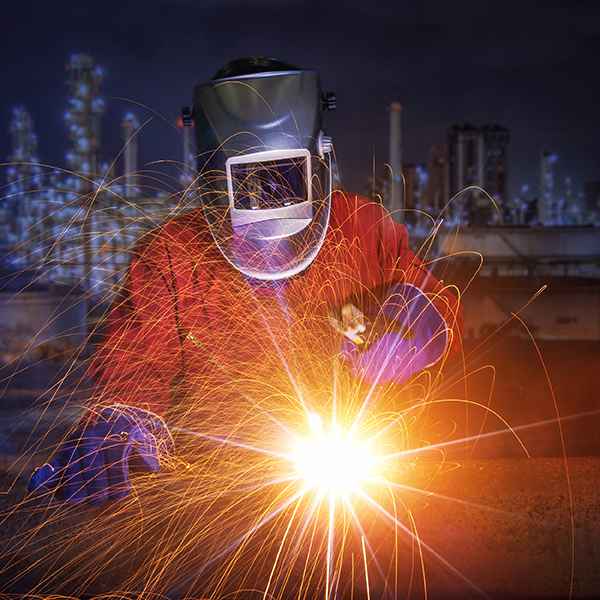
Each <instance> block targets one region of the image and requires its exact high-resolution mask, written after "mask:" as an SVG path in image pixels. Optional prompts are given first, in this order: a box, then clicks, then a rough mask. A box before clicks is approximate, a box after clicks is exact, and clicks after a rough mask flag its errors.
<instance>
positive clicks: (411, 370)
mask: <svg viewBox="0 0 600 600" xmlns="http://www.w3.org/2000/svg"><path fill="white" fill-rule="evenodd" d="M337 202H338V203H339V202H341V203H342V206H341V207H340V206H338V211H339V214H347V215H348V217H347V218H346V219H345V220H343V221H342V222H341V223H340V224H339V226H340V227H341V228H342V229H343V230H344V236H345V237H346V239H350V240H352V246H351V249H352V251H353V253H354V254H355V256H354V257H353V261H354V264H355V265H356V267H355V268H356V271H357V279H358V280H359V281H360V282H361V283H362V286H361V287H360V288H359V289H358V291H355V292H354V293H353V294H351V295H349V296H348V297H347V298H346V300H345V301H344V303H343V304H342V306H341V307H338V308H337V309H334V313H333V314H331V313H330V318H332V317H333V319H335V318H336V316H337V317H338V319H339V317H341V319H339V320H341V323H340V325H339V326H338V327H337V328H338V329H339V330H341V331H342V333H344V334H345V338H344V340H343V342H342V357H344V358H346V359H347V360H348V361H349V362H350V365H351V369H352V370H353V371H354V372H355V373H356V374H358V375H360V376H361V377H363V378H364V379H366V380H368V381H373V382H382V381H395V382H397V383H401V382H403V381H406V380H407V379H408V378H410V377H411V376H412V375H413V374H415V373H417V372H419V371H421V370H422V369H424V368H428V367H430V366H433V365H434V364H436V363H437V362H439V361H440V360H441V359H442V358H443V357H444V356H447V355H449V354H453V353H456V352H458V351H459V350H460V347H461V337H462V332H463V330H464V326H465V323H464V319H463V314H462V306H461V304H460V302H459V301H458V298H457V295H455V292H454V291H453V290H451V289H449V288H447V287H446V286H444V285H443V284H442V283H441V282H440V281H438V280H437V279H436V278H435V277H434V276H433V275H432V274H431V273H430V272H429V270H428V269H427V268H425V266H424V265H423V263H422V262H421V260H419V259H418V258H417V257H416V256H415V254H414V253H413V252H412V251H411V250H410V248H409V246H408V232H407V230H406V227H404V225H402V224H400V223H396V222H395V221H393V220H392V219H391V218H390V217H389V215H388V214H387V213H386V212H385V211H384V210H383V208H382V207H381V206H380V205H378V204H376V203H374V202H371V201H369V200H368V199H366V198H363V197H360V196H350V195H340V196H338V198H337ZM349 306H351V307H353V309H352V310H349ZM357 307H358V308H359V309H360V313H362V314H356V308H357ZM344 315H351V319H349V318H346V319H344ZM357 324H360V325H361V327H362V328H363V331H358V329H357Z"/></svg>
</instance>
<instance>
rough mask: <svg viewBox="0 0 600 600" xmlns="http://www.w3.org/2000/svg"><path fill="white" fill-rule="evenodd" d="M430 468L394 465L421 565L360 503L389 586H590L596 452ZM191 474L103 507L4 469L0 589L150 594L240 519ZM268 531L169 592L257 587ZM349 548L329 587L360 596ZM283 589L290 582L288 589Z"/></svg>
mask: <svg viewBox="0 0 600 600" xmlns="http://www.w3.org/2000/svg"><path fill="white" fill-rule="evenodd" d="M438 469H439V465H420V466H419V465H416V466H415V465H413V466H411V467H407V468H402V469H400V470H398V471H397V472H396V473H395V475H394V477H393V479H394V480H396V481H397V483H400V484H402V485H404V486H407V489H406V490H405V491H403V492H400V493H399V497H402V499H403V502H405V503H406V504H407V505H409V506H410V510H411V514H412V518H413V522H412V524H411V521H410V520H408V518H407V515H406V514H405V515H404V516H401V518H400V522H401V523H402V524H403V525H405V526H408V527H409V528H411V529H413V530H416V531H417V532H418V538H419V540H420V545H421V551H422V557H423V559H422V563H421V561H420V560H419V547H418V545H417V544H416V543H415V542H414V541H411V537H410V536H408V535H406V533H405V532H403V531H402V530H398V531H397V532H394V528H393V526H392V525H391V524H390V522H389V520H388V519H387V518H386V517H385V516H382V515H381V514H377V513H373V514H372V515H368V514H366V513H364V514H363V515H362V519H361V520H362V522H363V523H364V524H365V527H366V528H365V537H366V539H367V540H368V543H369V544H370V545H371V548H372V549H373V550H374V552H375V555H376V557H377V560H378V562H379V565H380V567H381V569H382V572H387V573H388V576H387V577H386V579H387V581H388V584H390V582H394V583H393V587H394V589H395V593H396V596H397V597H410V598H415V599H416V598H419V599H420V598H424V597H425V593H424V589H425V587H424V580H423V573H424V576H425V582H426V587H427V597H429V598H440V599H441V598H474V599H475V598H486V597H487V598H492V599H500V598H568V597H573V598H599V597H600V568H599V566H598V565H599V564H600V562H599V561H600V500H599V495H598V484H599V482H600V458H597V457H588V458H585V457H578V458H571V459H569V460H568V461H567V462H565V461H563V460H561V459H557V458H548V459H543V458H540V459H505V460H487V461H484V460H483V461H467V462H465V463H462V464H459V463H454V464H451V463H447V464H445V465H444V467H443V469H442V471H441V472H438ZM567 469H568V477H567ZM193 473H194V469H193V467H192V468H191V469H190V468H189V467H188V468H187V469H184V470H181V469H179V470H178V469H175V470H174V471H173V472H172V473H170V474H167V475H165V476H159V477H158V478H140V479H138V480H137V484H136V492H137V493H136V494H135V495H134V496H130V497H129V498H128V499H125V500H123V501H121V502H120V503H109V504H107V505H105V506H104V507H91V506H79V507H70V506H65V505H62V504H59V503H57V502H56V501H51V500H50V499H49V498H44V497H41V498H39V497H38V498H31V497H27V496H26V482H25V480H24V479H20V478H14V477H5V478H4V480H3V485H2V493H1V495H0V533H1V538H2V541H1V543H0V582H1V584H0V591H1V592H4V593H14V594H20V595H22V594H31V593H39V594H41V595H42V596H44V597H47V596H48V595H49V594H51V593H53V594H63V595H68V596H72V597H77V598H84V597H85V598H89V597H95V598H99V597H100V596H102V597H105V595H106V594H108V593H111V592H114V593H118V594H124V593H128V594H133V596H136V595H139V594H143V593H145V594H146V595H147V596H148V597H152V595H151V592H153V593H157V594H158V593H161V594H166V593H167V592H168V591H169V590H174V589H175V588H177V584H178V583H180V582H181V581H184V580H186V579H187V578H188V577H190V576H191V575H193V574H194V573H195V572H196V571H198V569H199V567H201V566H202V565H205V564H206V562H207V556H211V557H214V556H216V555H217V554H218V553H219V551H220V550H221V549H223V548H225V547H226V545H227V544H228V543H229V541H230V540H232V539H234V537H235V536H237V535H238V534H240V533H243V530H245V528H247V527H248V524H249V523H251V522H252V516H251V512H252V511H251V510H249V511H248V520H247V521H245V522H244V521H240V520H239V519H237V518H236V517H239V515H240V513H241V512H242V509H240V507H239V505H237V504H236V503H235V502H233V503H232V504H227V502H225V499H224V498H222V499H221V500H219V501H217V502H216V503H215V499H214V497H213V498H212V499H208V498H206V497H203V496H202V494H201V493H200V492H199V490H198V489H197V487H196V483H197V481H198V479H197V477H196V476H194V475H193ZM408 488H418V489H421V490H422V489H425V488H426V489H427V491H426V492H425V493H422V492H421V493H418V494H417V493H415V492H411V491H410V490H409V489H408ZM379 500H380V501H382V499H381V498H379ZM382 503H385V500H383V501H382ZM360 510H362V509H360V508H357V511H360ZM269 535H270V533H269V528H268V527H267V528H266V529H265V530H264V531H263V532H261V533H260V534H259V535H258V536H257V537H256V540H255V541H254V542H252V543H250V544H249V545H247V546H246V547H244V548H243V550H242V551H240V552H239V553H232V552H230V553H228V554H225V555H224V557H223V558H222V559H221V560H220V561H219V562H218V564H217V565H214V566H213V567H211V568H207V569H206V570H205V571H204V573H203V574H202V575H201V576H200V577H199V580H198V582H196V583H195V584H194V585H192V581H193V579H194V578H193V577H192V581H189V582H188V584H186V585H184V586H183V587H182V588H180V589H179V592H178V593H181V594H182V596H181V597H190V598H192V597H193V598H200V597H203V596H204V595H208V594H209V592H211V591H213V592H214V591H215V590H219V592H218V596H214V597H225V592H226V591H229V592H232V590H235V589H238V588H239V587H245V588H247V587H248V585H250V584H254V585H255V586H256V587H257V588H258V589H259V590H260V589H264V586H265V584H266V581H267V580H268V574H269V573H270V566H271V565H272V564H273V562H272V561H273V560H274V559H275V556H274V549H275V550H276V549H277V548H276V547H275V548H273V547H270V546H269V540H268V537H269ZM278 535H279V534H278ZM276 537H277V536H276ZM274 539H275V538H274ZM313 541H314V540H313ZM294 552H295V555H296V556H297V557H299V558H298V563H297V564H295V565H293V564H292V565H289V572H288V573H287V575H288V577H289V579H288V582H287V587H286V590H288V591H287V592H285V593H284V592H281V595H278V594H279V592H278V593H276V594H275V597H285V598H292V597H298V593H297V592H298V590H299V589H300V588H299V585H300V584H299V579H300V578H301V575H302V573H304V572H305V570H304V569H303V568H302V569H301V568H300V567H299V565H300V564H301V565H304V564H307V562H309V559H307V554H306V553H307V550H306V548H297V549H296V550H295V551H294ZM361 556H362V554H361V540H360V536H359V535H357V534H356V533H354V534H353V533H349V534H348V535H347V536H346V539H345V554H344V558H343V560H342V562H341V563H339V572H340V582H341V583H342V586H340V589H342V588H343V587H344V584H346V588H345V592H344V593H343V594H342V593H341V592H340V597H344V598H346V597H347V598H350V597H353V598H367V595H366V591H365V589H366V586H365V577H364V569H363V567H362V564H363V563H362V562H361V561H360V560H358V558H360V557H361ZM258 557H260V559H261V560H262V559H264V562H263V563H261V562H260V560H258ZM351 557H352V558H351ZM354 558H357V560H354ZM302 561H305V562H302ZM317 566H318V573H317V575H315V579H314V581H313V582H311V584H310V585H309V586H308V591H306V590H307V587H306V586H305V587H304V588H303V589H304V590H305V595H303V596H301V597H306V598H314V597H324V596H323V594H322V587H319V585H321V584H322V581H321V584H319V583H318V579H319V577H320V576H321V575H322V571H321V570H322V569H324V561H320V562H319V564H318V565H317ZM229 567H231V569H232V571H231V572H229V571H228V569H229ZM421 567H423V568H421ZM368 569H369V570H368V573H369V582H370V596H369V597H370V598H372V599H375V598H382V597H388V596H385V594H384V591H383V579H382V577H381V575H380V574H378V572H377V568H376V565H375V563H374V562H371V563H370V566H369V567H368ZM217 575H218V576H219V577H221V578H222V579H220V584H219V585H217V584H216V583H215V582H216V576H217ZM350 581H354V584H352V585H351V586H350V584H349V582H350ZM187 586H191V587H190V589H189V590H188V592H189V595H186V594H185V593H184V591H185V589H186V587H187ZM311 586H317V587H316V588H315V587H311ZM350 587H352V590H350ZM291 589H294V590H296V591H295V592H294V594H293V595H292V594H289V595H288V592H289V590H291ZM409 589H410V593H409ZM319 590H320V591H319ZM274 591H275V590H274ZM280 591H281V590H280ZM259 596H260V595H258V594H257V595H254V594H251V593H249V592H246V593H245V594H241V595H235V594H233V595H231V596H227V597H228V598H229V597H239V598H254V597H257V598H258V597H259ZM170 597H171V598H174V597H176V594H175V595H171V596H170Z"/></svg>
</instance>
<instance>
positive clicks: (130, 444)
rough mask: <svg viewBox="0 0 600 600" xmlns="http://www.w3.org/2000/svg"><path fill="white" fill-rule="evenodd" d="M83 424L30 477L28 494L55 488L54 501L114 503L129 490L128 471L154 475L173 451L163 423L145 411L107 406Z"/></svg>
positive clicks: (173, 447) (90, 416)
mask: <svg viewBox="0 0 600 600" xmlns="http://www.w3.org/2000/svg"><path fill="white" fill-rule="evenodd" d="M87 421H88V423H87V424H86V426H84V427H82V428H81V429H79V430H77V431H75V433H74V434H73V435H71V437H70V438H69V439H68V440H67V441H66V442H65V443H64V444H63V446H62V447H61V448H60V451H59V454H58V456H57V457H56V458H55V459H54V460H53V461H52V462H51V463H49V464H45V465H43V466H42V467H40V468H39V469H37V470H36V471H35V472H34V473H33V475H32V476H31V479H30V480H29V491H30V492H34V491H40V490H55V495H56V497H57V498H58V499H60V500H66V501H68V502H70V503H72V504H78V503H81V502H83V501H85V500H89V501H90V502H91V504H95V505H100V504H103V503H104V502H106V501H107V500H108V499H111V500H119V499H121V498H123V497H125V496H126V495H127V494H128V493H129V492H130V490H131V483H130V481H129V471H130V468H131V469H135V470H138V469H139V470H141V471H144V472H150V473H158V470H159V468H160V464H161V462H162V461H163V460H164V459H165V458H168V457H169V456H170V455H172V454H173V453H174V450H175V446H174V443H173V438H172V437H171V434H170V433H169V430H168V429H167V427H166V425H165V423H164V421H163V420H162V419H161V418H160V417H159V416H158V415H155V414H154V413H151V412H149V411H145V410H142V409H139V408H134V407H131V406H124V405H121V404H113V405H111V406H109V407H106V408H104V409H102V410H101V411H100V412H97V413H90V414H89V416H88V418H87Z"/></svg>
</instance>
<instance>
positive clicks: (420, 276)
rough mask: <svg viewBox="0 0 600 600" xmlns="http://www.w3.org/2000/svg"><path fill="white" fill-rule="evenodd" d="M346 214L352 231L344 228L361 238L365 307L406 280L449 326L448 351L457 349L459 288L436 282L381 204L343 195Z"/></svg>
mask: <svg viewBox="0 0 600 600" xmlns="http://www.w3.org/2000/svg"><path fill="white" fill-rule="evenodd" d="M344 200H345V202H347V203H348V205H347V207H346V210H345V211H344V212H346V213H347V214H350V215H354V218H352V219H348V220H347V221H346V222H345V223H344V224H342V227H344V228H348V227H349V226H350V223H352V228H353V229H354V231H346V233H345V235H346V236H350V239H354V240H360V250H359V252H360V259H355V263H356V264H357V265H360V267H359V268H360V270H361V271H362V273H361V277H360V278H361V280H362V281H363V282H365V283H366V287H368V289H369V290H371V298H364V299H363V300H362V302H361V304H362V305H363V306H364V305H365V304H367V303H370V302H372V301H373V300H374V299H377V300H378V299H381V298H382V297H383V296H384V295H385V294H386V293H387V291H388V290H389V288H390V287H391V285H393V284H395V283H407V284H411V285H414V286H416V287H418V288H419V289H421V290H422V291H423V292H425V294H426V295H427V297H428V298H429V299H430V300H431V302H432V303H433V305H434V306H435V308H436V309H437V310H438V312H439V313H440V315H441V316H442V318H443V319H444V321H445V322H446V324H447V325H448V329H449V334H450V336H449V350H450V354H455V353H457V352H459V351H460V348H461V345H462V334H463V331H464V329H465V321H464V317H463V307H462V305H461V303H460V301H459V299H458V296H459V291H458V289H456V288H453V287H451V286H446V285H444V284H443V282H441V281H438V280H437V279H436V278H435V277H434V276H433V275H432V274H431V272H430V271H429V269H427V267H426V266H425V265H424V264H423V262H422V261H421V260H420V259H419V258H418V257H417V256H416V255H415V254H414V252H413V251H412V250H411V249H410V248H409V245H408V231H407V229H406V227H405V226H404V225H403V224H401V223H397V222H396V221H394V220H393V219H392V218H391V217H390V216H389V214H388V213H387V212H386V211H385V210H384V209H383V207H381V205H379V204H377V203H375V202H373V201H372V200H369V199H367V198H365V197H363V196H355V195H353V196H350V195H344Z"/></svg>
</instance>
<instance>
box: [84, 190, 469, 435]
mask: <svg viewBox="0 0 600 600" xmlns="http://www.w3.org/2000/svg"><path fill="white" fill-rule="evenodd" d="M390 282H407V283H412V284H414V285H416V286H418V287H420V288H421V289H422V290H423V291H425V292H426V293H427V294H428V295H429V296H430V297H431V298H432V300H433V302H434V304H435V306H436V308H437V309H438V310H439V312H440V313H441V314H442V316H443V317H444V319H445V320H446V322H447V323H448V325H449V327H450V328H451V331H452V335H451V336H450V338H449V339H450V340H451V351H452V352H455V351H457V350H458V349H459V348H460V344H461V334H462V331H463V329H464V320H463V317H462V307H461V306H460V304H459V302H458V300H457V299H456V297H455V296H454V295H453V294H452V293H451V292H450V291H449V290H448V289H445V288H444V287H443V285H442V284H441V283H440V282H438V281H437V280H436V279H434V278H433V277H432V276H431V275H430V273H429V272H428V271H427V270H426V269H425V267H423V266H422V263H421V262H420V260H419V259H417V258H416V257H415V255H414V254H413V253H412V252H411V251H410V249H409V247H408V234H407V231H406V228H405V227H404V226H403V225H401V224H399V223H396V222H394V221H393V220H392V219H391V218H390V217H389V216H388V215H387V213H385V211H384V210H383V209H382V208H381V207H380V206H379V205H378V204H376V203H373V202H371V201H370V200H367V199H366V198H364V197H361V196H356V195H351V194H346V193H342V192H334V194H333V198H332V209H331V218H330V225H329V228H328V231H327V235H326V237H325V241H324V243H323V246H322V249H321V251H320V252H319V254H318V256H317V258H316V259H315V261H314V262H313V264H312V265H311V267H310V268H309V269H307V271H306V272H305V273H304V274H302V275H300V276H297V277H296V278H294V279H292V280H291V281H289V282H288V283H287V284H286V285H285V286H282V287H281V289H280V292H276V291H274V288H273V286H272V284H261V285H260V286H258V287H256V286H253V285H251V284H249V283H248V282H246V280H245V279H244V277H243V275H242V274H241V273H239V272H238V271H237V270H236V269H234V268H233V267H232V266H231V265H230V264H229V263H228V262H227V261H226V260H225V258H224V257H223V256H222V254H221V253H220V251H219V249H218V248H217V246H216V245H215V243H214V241H213V239H212V236H211V234H210V231H209V229H208V226H207V224H206V222H205V219H204V216H203V214H202V211H201V210H193V211H190V212H188V213H185V214H183V215H181V216H179V217H177V218H175V219H173V220H171V221H169V222H167V223H166V224H165V225H163V226H162V227H160V228H158V229H156V230H154V231H152V232H151V233H150V234H148V235H146V236H144V237H143V238H142V240H141V241H140V242H139V244H138V245H137V247H136V248H135V250H134V251H133V252H132V255H131V265H130V267H129V271H128V274H127V277H126V279H125V282H124V284H123V287H122V289H121V291H120V294H119V295H118V297H117V299H116V301H115V303H114V306H113V308H112V311H111V313H110V317H109V320H108V323H107V325H106V328H105V330H104V335H103V341H102V344H101V347H100V349H99V351H98V352H97V354H96V355H95V357H94V359H93V361H92V364H91V366H90V369H89V374H90V375H91V377H92V378H93V379H94V381H95V383H96V386H97V392H98V397H99V400H100V401H101V402H120V403H123V404H130V405H135V406H140V407H142V408H146V409H148V410H151V411H153V412H155V413H158V414H159V415H162V416H169V413H170V412H171V411H176V410H179V411H181V410H185V411H188V412H189V411H194V412H195V414H196V417H197V418H201V419H202V420H206V419H210V418H211V417H214V418H216V419H219V418H221V417H222V415H223V414H229V413H230V412H231V411H232V407H233V406H235V403H236V402H237V403H239V402H240V400H241V401H242V402H245V403H246V404H247V406H249V407H252V411H259V412H260V410H262V408H261V407H263V404H261V403H263V402H266V399H268V398H272V397H275V396H277V397H278V398H279V399H281V397H283V396H285V397H286V398H288V399H290V403H291V404H293V403H295V402H296V403H297V402H305V401H306V398H307V397H313V398H314V397H316V395H319V394H331V393H332V392H331V390H332V389H333V387H334V386H333V384H332V381H333V380H334V379H335V376H336V373H337V372H338V371H336V368H338V369H339V365H338V367H336V366H335V364H336V361H335V360H332V357H334V356H335V355H336V352H337V348H338V344H339V338H338V334H336V332H335V331H334V330H333V328H332V327H331V325H330V324H329V323H328V321H327V310H328V308H330V307H332V306H339V305H341V304H343V303H345V301H347V300H348V299H349V298H358V300H357V302H358V303H359V304H360V298H361V294H362V295H363V299H364V298H365V293H366V299H367V300H368V301H370V302H372V301H373V298H370V299H369V298H368V295H369V292H368V291H369V290H374V289H381V287H382V286H383V285H384V284H386V283H390ZM332 386H333V387H332ZM290 403H288V405H291V404H290ZM273 406H277V407H278V408H277V410H278V411H285V410H286V409H285V406H286V403H282V402H280V401H279V402H278V403H273V405H272V406H269V407H268V410H269V411H271V414H273V413H272V408H273ZM252 411H250V412H251V413H252ZM276 412H277V411H276ZM245 414H246V415H248V414H250V413H245ZM247 418H251V417H249V416H246V417H244V419H247ZM273 418H276V417H273ZM225 430H226V429H225V428H224V431H225Z"/></svg>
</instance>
